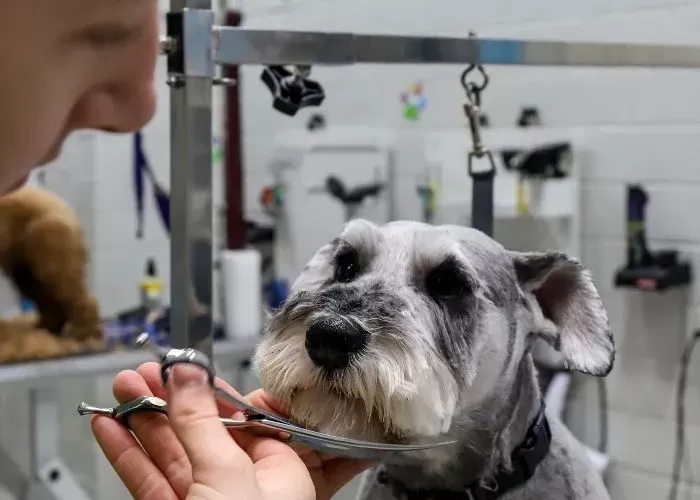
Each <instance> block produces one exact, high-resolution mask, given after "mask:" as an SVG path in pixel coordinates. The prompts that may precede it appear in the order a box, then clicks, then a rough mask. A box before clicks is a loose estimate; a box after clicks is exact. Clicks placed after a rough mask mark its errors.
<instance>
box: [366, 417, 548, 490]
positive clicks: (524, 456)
mask: <svg viewBox="0 0 700 500" xmlns="http://www.w3.org/2000/svg"><path fill="white" fill-rule="evenodd" d="M551 441H552V433H551V431H550V429H549V422H548V421H547V417H546V416H545V414H544V403H542V406H541V407H540V410H539V411H538V412H537V415H536V416H535V419H534V421H533V422H532V425H530V428H529V429H528V430H527V434H525V439H524V440H523V442H522V443H521V444H520V445H518V446H517V447H516V448H515V449H514V450H513V452H512V453H511V460H512V463H513V470H511V471H506V470H505V469H500V470H499V471H498V472H497V473H496V476H495V477H494V478H493V480H492V481H491V482H490V484H489V486H488V487H485V486H481V485H480V484H479V481H478V480H476V481H473V482H472V483H470V484H468V485H466V486H465V488H464V489H463V490H459V491H457V490H414V489H409V488H408V487H407V486H406V485H404V484H403V483H402V482H400V481H398V480H397V479H395V478H393V477H390V476H389V475H388V474H387V473H386V471H384V470H380V471H379V473H378V474H377V481H379V482H380V483H382V484H390V485H391V486H392V488H393V489H394V494H395V495H396V496H397V498H400V499H402V500H431V499H439V500H495V499H497V498H499V497H501V496H502V495H505V494H506V493H508V492H509V491H511V490H513V489H515V488H517V487H519V486H522V485H523V484H525V483H526V482H527V481H528V480H529V479H530V478H531V477H532V476H533V474H534V473H535V469H536V468H537V466H538V465H539V464H540V462H542V460H543V459H544V458H545V457H546V456H547V453H549V445H550V443H551Z"/></svg>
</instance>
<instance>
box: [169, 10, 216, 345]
mask: <svg viewBox="0 0 700 500" xmlns="http://www.w3.org/2000/svg"><path fill="white" fill-rule="evenodd" d="M170 7H171V10H170V12H169V13H168V14H167V21H168V22H167V27H168V45H167V46H166V49H167V55H168V83H169V85H170V87H171V92H170V113H171V115H170V155H171V158H170V186H171V188H170V189H171V201H170V203H171V207H170V212H171V221H172V222H171V235H170V258H171V272H170V279H171V283H170V290H171V292H170V293H171V298H170V301H171V312H170V331H171V344H172V345H173V346H174V347H193V348H195V349H197V350H199V351H201V352H202V353H204V354H206V355H208V356H210V357H211V356H212V333H213V329H212V311H211V308H212V275H213V269H212V235H213V227H212V226H213V220H212V219H213V213H212V209H213V207H212V79H213V78H214V76H215V75H214V71H215V67H214V63H213V61H212V32H213V27H214V12H213V11H212V10H211V8H212V2H211V0H171V2H170Z"/></svg>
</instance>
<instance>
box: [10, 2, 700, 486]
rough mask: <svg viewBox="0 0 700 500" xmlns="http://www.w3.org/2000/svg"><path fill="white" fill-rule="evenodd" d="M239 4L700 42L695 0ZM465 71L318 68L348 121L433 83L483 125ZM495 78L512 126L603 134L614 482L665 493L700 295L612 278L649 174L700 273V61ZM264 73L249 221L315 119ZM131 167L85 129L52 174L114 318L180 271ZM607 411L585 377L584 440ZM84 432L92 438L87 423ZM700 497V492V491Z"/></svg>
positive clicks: (252, 87) (662, 211)
mask: <svg viewBox="0 0 700 500" xmlns="http://www.w3.org/2000/svg"><path fill="white" fill-rule="evenodd" d="M162 3H163V4H164V5H167V2H162ZM428 5H430V7H428ZM238 6H239V7H242V8H243V10H244V12H245V18H244V22H245V24H246V25H247V26H249V27H255V28H272V29H298V30H305V29H311V30H320V29H323V30H332V31H348V30H351V31H356V32H364V33H411V34H426V35H427V34H430V35H466V33H467V32H468V30H471V29H473V30H475V31H476V32H477V33H478V34H479V35H480V36H494V37H501V36H503V37H519V38H545V39H562V38H563V39H567V40H587V41H635V42H654V43H663V42H667V43H697V42H698V41H700V40H699V39H700V4H699V3H698V2H697V1H694V0H686V1H681V0H615V1H614V2H611V1H609V0H589V1H587V2H573V1H570V0H531V1H528V2H523V1H519V0H491V1H487V0H479V1H476V0H435V1H433V2H430V3H428V2H425V1H418V0H403V1H402V2H395V1H389V0H356V1H355V2H341V1H340V0H265V1H260V0H256V1H253V0H241V1H240V2H238ZM460 70H461V68H458V67H455V66H430V67H428V66H420V65H410V66H392V67H381V66H367V65H358V66H355V67H352V68H321V67H319V68H314V71H313V77H314V78H317V79H318V80H320V81H321V82H322V84H323V86H324V87H325V89H326V92H327V99H326V102H325V103H324V105H323V107H322V108H321V112H322V113H323V114H324V115H325V117H326V119H327V121H328V122H329V123H330V124H344V125H370V126H382V127H402V126H405V124H404V123H403V122H402V118H401V110H400V107H399V103H398V95H399V93H400V92H401V91H403V90H404V89H405V88H406V86H407V85H408V84H410V83H412V82H413V81H416V80H420V81H422V82H424V84H425V92H426V94H427V98H428V108H427V110H426V111H425V113H424V115H423V118H422V122H421V123H422V125H419V126H423V127H426V128H431V129H435V128H450V127H459V126H463V125H465V120H464V116H463V114H462V110H461V109H462V108H461V104H462V98H463V94H462V90H461V88H460V86H459V84H458V76H459V72H460ZM488 72H489V74H490V75H491V84H490V86H489V88H488V89H487V91H486V92H485V94H484V96H483V98H484V105H485V110H486V112H487V113H488V114H489V116H490V118H491V122H492V124H493V125H494V126H511V125H513V124H514V122H515V120H516V117H517V115H518V113H519V111H520V108H521V107H522V106H525V105H534V106H537V107H538V108H539V109H540V111H541V113H542V116H543V119H544V120H545V121H546V123H547V124H548V125H550V126H555V127H556V126H561V127H577V128H581V129H582V130H584V131H585V132H586V138H587V140H586V145H585V150H584V151H583V152H582V153H583V157H584V158H585V162H584V165H583V172H582V175H583V178H584V189H583V201H584V203H583V206H584V210H583V221H582V222H583V224H582V225H583V233H584V234H583V259H584V261H585V262H586V264H588V265H589V266H590V267H591V268H592V269H593V272H594V274H595V277H596V278H597V280H598V284H599V286H600V288H601V291H602V294H603V297H604V300H605V303H606V305H607V307H608V309H609V311H610V316H611V321H612V323H613V326H614V327H615V333H616V334H617V341H618V346H619V355H618V361H617V365H616V368H615V370H614V371H613V372H612V374H611V375H610V377H609V379H608V388H609V396H610V418H609V420H610V439H609V442H610V452H611V454H612V456H613V460H614V463H613V466H612V469H611V472H610V477H609V483H610V487H611V490H612V493H613V498H614V499H616V500H623V499H635V500H636V499H657V498H663V497H664V496H665V495H666V492H667V487H668V481H669V478H668V475H669V470H670V465H671V459H672V453H673V443H674V439H673V438H674V426H673V420H672V419H673V417H674V411H675V406H674V404H675V381H676V379H677V372H678V367H677V364H678V359H679V357H680V352H681V349H682V345H683V342H684V340H685V338H686V337H687V336H688V334H689V331H690V329H691V328H693V327H695V326H697V324H696V321H695V318H694V314H693V312H692V311H693V309H694V308H696V307H698V306H700V295H699V293H700V289H699V288H697V287H693V288H692V289H691V290H690V291H689V292H682V291H673V292H670V293H667V294H665V295H642V294H639V293H634V292H622V291H619V290H615V289H613V288H612V281H613V273H614V270H615V268H616V267H617V266H618V265H620V264H621V263H622V262H623V260H624V239H623V231H624V227H623V217H624V189H625V184H626V183H627V182H632V181H640V182H643V183H644V184H645V185H646V186H647V188H648V189H649V191H650V193H651V204H650V207H649V216H648V223H649V224H648V225H649V227H648V231H649V236H650V237H651V243H652V244H653V245H654V246H655V247H660V246H667V245H668V246H673V247H677V248H680V249H681V250H683V251H684V252H685V254H686V255H687V256H688V257H689V258H691V259H692V260H693V262H694V264H696V266H700V245H699V243H700V224H698V223H697V220H696V214H697V213H699V212H700V165H698V164H696V163H697V159H698V158H700V71H681V70H647V69H605V70H601V69H565V68H502V67H499V68H496V67H493V68H488ZM259 74H260V68H259V67H246V68H244V70H243V72H242V81H241V82H240V84H241V87H242V92H243V120H244V123H243V130H244V134H245V137H244V154H245V168H246V173H245V192H246V197H245V202H246V214H247V215H248V216H250V217H254V218H261V217H262V212H261V210H260V209H259V207H258V206H257V198H258V193H259V190H260V188H261V187H262V186H263V185H264V184H266V183H267V182H269V181H270V179H269V177H268V174H267V173H266V171H265V167H266V161H267V159H268V158H269V154H270V148H269V139H270V137H272V136H273V135H274V134H276V133H278V132H281V131H284V130H289V129H293V128H301V127H303V125H304V123H305V120H306V118H307V117H308V115H309V113H310V112H312V111H303V112H301V113H300V116H298V117H297V118H295V119H290V118H289V117H286V116H283V115H281V114H278V113H277V112H275V111H273V110H272V108H271V105H270V96H269V94H268V93H267V90H266V89H265V88H264V86H263V85H262V83H261V82H260V80H259ZM159 80H160V82H161V86H160V89H161V95H160V102H159V104H160V110H159V112H158V116H157V117H156V120H155V121H154V122H153V123H152V124H151V125H149V127H148V129H147V131H146V133H147V144H146V147H147V148H148V154H149V157H150V160H151V163H152V165H153V168H154V170H155V171H156V173H157V175H158V176H159V177H160V179H161V181H162V182H163V183H164V184H165V185H166V186H167V185H168V165H169V146H168V126H169V119H168V116H169V113H168V104H169V100H168V92H167V87H165V85H164V84H162V82H163V80H164V67H163V64H162V62H161V65H160V67H159ZM219 102H220V101H218V100H217V105H216V106H215V109H216V111H217V114H218V113H219V112H220V111H221V107H220V105H219V104H218V103H219ZM315 111H316V110H313V112H315ZM216 126H217V127H218V123H217V124H216ZM131 162H132V151H131V138H130V137H123V136H122V137H108V136H105V135H101V134H98V135H94V134H80V135H76V136H74V137H72V138H71V139H70V140H69V144H68V145H67V147H66V150H65V151H64V154H63V156H62V158H61V160H59V163H61V164H62V165H64V168H63V171H62V170H61V169H60V168H58V169H53V170H51V171H52V172H53V173H52V174H50V175H51V176H52V177H51V180H50V183H51V185H53V186H56V189H58V190H60V191H61V192H62V193H64V194H65V195H66V196H67V197H68V199H69V200H70V201H72V202H73V203H74V205H75V206H76V208H77V209H78V210H79V212H80V214H81V216H82V217H83V220H84V221H85V225H86V230H87V232H88V235H89V238H90V240H91V242H92V245H93V257H94V259H93V260H94V265H93V267H92V269H91V276H92V278H93V284H94V287H95V290H96V292H97V294H98V296H99V298H100V300H101V303H102V307H103V310H104V311H105V312H107V313H112V312H115V311H117V310H119V309H123V308H126V307H130V306H131V305H133V304H134V303H135V302H136V300H137V298H138V296H137V288H136V284H137V281H138V279H139V277H140V276H141V273H142V272H143V265H144V262H145V260H146V258H147V257H148V256H149V255H154V256H156V257H157V259H158V262H159V267H160V269H161V271H162V274H163V275H164V277H165V280H166V283H167V282H168V274H169V273H168V268H169V255H168V252H169V247H168V242H167V238H166V235H165V234H164V232H163V230H162V228H161V227H160V226H159V224H160V223H159V221H158V219H157V216H156V214H155V212H154V210H153V206H152V205H151V204H150V200H149V201H147V210H146V233H145V234H146V236H145V238H144V240H142V241H136V240H135V239H134V231H135V227H136V226H135V214H134V208H133V207H134V204H133V194H132V191H131V189H132V188H131V167H132V163H131ZM66 171H69V172H71V173H66ZM74 172H80V176H84V177H80V178H78V174H75V173H74ZM398 175H399V176H402V175H403V176H404V177H405V179H404V182H401V179H399V181H400V182H399V184H400V185H402V186H403V188H405V191H402V192H401V193H400V194H399V196H401V197H406V198H408V197H412V196H414V194H413V190H414V189H415V185H414V182H415V173H414V172H404V173H402V172H401V171H400V168H399V174H398ZM71 176H72V177H71ZM76 196H77V197H76ZM699 380H700V353H699V354H698V360H697V361H695V363H694V368H693V373H692V374H691V377H690V388H689V391H688V403H687V407H688V413H689V417H688V420H689V422H690V424H691V427H690V429H689V431H688V433H689V438H688V439H689V443H690V445H689V449H690V452H691V460H690V466H689V467H690V469H691V470H692V471H693V472H694V474H695V476H697V477H699V478H700V460H699V459H697V458H696V457H695V456H693V455H698V453H699V452H698V450H700V382H699ZM100 385H101V386H102V389H105V390H106V388H107V387H108V384H107V383H106V381H105V384H100ZM88 389H89V388H88V387H80V388H78V389H76V391H78V390H80V395H78V394H77V392H76V397H75V398H73V397H72V396H71V397H70V398H68V399H70V401H73V400H78V399H80V400H82V399H86V396H85V394H86V392H85V391H87V390H88ZM88 394H89V393H88ZM103 399H104V398H103ZM72 406H73V405H72V403H71V408H72ZM5 411H6V405H3V412H5ZM7 411H9V409H8V410H7ZM596 419H597V397H596V393H595V385H594V384H591V383H590V381H587V380H581V383H580V384H578V385H577V387H576V390H575V392H574V395H573V398H572V404H571V407H570V411H569V423H570V425H571V427H572V429H573V430H574V431H575V432H576V433H577V434H578V435H579V436H580V437H581V438H582V439H584V440H586V441H587V442H589V443H590V444H595V443H596V442H597V420H596ZM3 421H6V419H5V418H4V417H3ZM2 427H3V426H0V431H2ZM13 430H14V429H13ZM86 430H87V429H82V432H85V431H86ZM0 434H2V432H0ZM15 434H16V432H15ZM71 436H72V438H70V439H75V440H78V441H79V440H80V437H79V435H78V434H71ZM3 437H4V434H3ZM83 437H85V436H83ZM66 439H69V437H66ZM17 446H19V445H17ZM74 449H75V450H78V448H74ZM81 449H82V448H81ZM90 456H91V455H90ZM91 457H92V456H91ZM71 462H72V463H74V464H75V467H76V468H77V469H79V471H81V472H83V473H84V474H86V475H89V474H90V471H91V470H92V469H91V468H92V467H93V464H92V463H91V462H92V460H91V459H90V460H88V461H87V463H86V461H85V460H84V459H81V458H80V457H79V456H78V452H77V451H76V454H75V456H73V457H72V460H71ZM81 463H82V465H81ZM100 481H102V480H100ZM110 481H111V482H110ZM100 484H102V483H100ZM104 484H105V486H104V487H99V488H98V487H97V486H96V488H98V489H100V492H99V493H97V498H112V497H113V498H118V497H119V496H120V494H121V493H119V494H115V493H114V492H112V493H111V496H110V493H109V492H107V491H103V489H104V488H107V486H106V484H114V481H113V479H109V480H107V481H106V483H104ZM697 489H699V490H700V487H699V488H697ZM115 495H116V496H115ZM693 498H697V499H700V494H696V496H695V497H693Z"/></svg>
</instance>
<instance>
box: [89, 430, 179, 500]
mask: <svg viewBox="0 0 700 500" xmlns="http://www.w3.org/2000/svg"><path fill="white" fill-rule="evenodd" d="M90 424H91V427H92V432H93V434H94V435H95V439H96V440H97V443H98V444H99V445H100V448H101V449H102V452H103V453H104V454H105V456H106V457H107V460H108V461H109V463H110V464H111V465H112V467H113V468H114V470H115V472H116V473H117V475H118V476H119V478H120V479H121V480H122V482H123V483H124V485H125V486H126V488H127V489H128V490H129V493H131V496H132V497H133V498H135V499H137V500H141V499H146V498H148V499H162V500H177V499H178V495H177V494H176V493H175V491H174V490H173V489H172V488H171V487H170V484H169V483H168V481H167V480H166V478H165V476H164V475H163V474H162V473H161V471H160V469H159V468H158V467H157V466H156V465H155V464H154V463H153V462H152V461H151V459H150V458H149V457H148V455H146V453H145V452H144V451H143V449H142V448H141V445H139V443H138V441H136V439H135V438H134V436H132V435H131V433H130V432H129V431H128V430H127V429H125V428H124V426H122V425H121V424H120V423H119V422H117V421H116V420H114V419H111V418H109V417H103V416H95V417H93V419H92V421H91V423H90ZM183 498H184V497H183Z"/></svg>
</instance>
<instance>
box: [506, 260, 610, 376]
mask: <svg viewBox="0 0 700 500" xmlns="http://www.w3.org/2000/svg"><path fill="white" fill-rule="evenodd" d="M511 253H512V256H513V265H514V268H515V273H516V276H517V279H518V282H519V284H520V287H521V289H522V290H523V291H524V292H525V293H526V294H532V296H534V298H535V299H536V304H537V306H536V307H537V308H538V310H536V311H534V314H533V316H534V318H535V319H534V323H533V325H532V327H533V332H532V333H534V334H537V335H538V336H540V337H542V338H544V340H545V341H547V342H548V343H550V344H551V345H553V346H554V347H555V348H556V349H557V350H558V351H559V352H560V353H561V354H562V357H563V358H564V361H565V363H566V365H567V368H568V369H570V370H576V371H579V372H582V373H586V374H589V375H595V376H605V375H607V374H608V373H609V372H610V370H611V369H612V366H613V362H614V359H615V345H614V341H613V336H612V332H611V330H610V324H609V322H608V315H607V312H606V311H605V308H604V307H603V301H602V300H601V298H600V294H599V293H598V290H597V288H596V286H595V284H594V283H593V279H592V277H591V273H590V271H588V270H587V269H585V268H584V267H583V266H582V265H581V264H580V263H579V262H578V261H577V260H575V259H572V258H571V257H569V256H567V255H565V254H563V253H558V252H548V253H539V252H532V253H522V252H511ZM531 303H532V301H531Z"/></svg>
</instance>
